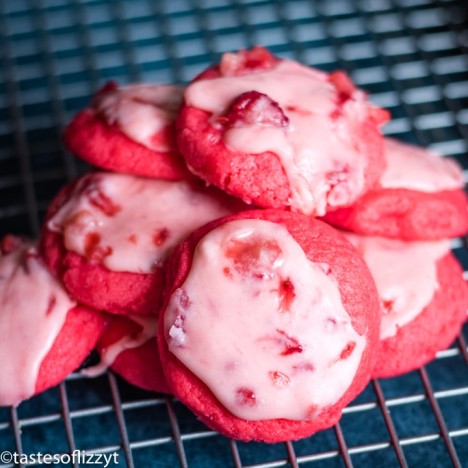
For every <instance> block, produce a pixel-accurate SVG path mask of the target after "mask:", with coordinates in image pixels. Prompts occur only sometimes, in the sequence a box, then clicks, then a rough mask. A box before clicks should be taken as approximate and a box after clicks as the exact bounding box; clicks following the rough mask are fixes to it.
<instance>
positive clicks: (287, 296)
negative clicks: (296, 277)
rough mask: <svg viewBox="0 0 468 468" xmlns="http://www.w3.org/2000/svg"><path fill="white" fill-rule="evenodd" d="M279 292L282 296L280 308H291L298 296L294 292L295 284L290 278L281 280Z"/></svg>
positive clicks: (286, 309) (285, 309) (284, 309)
mask: <svg viewBox="0 0 468 468" xmlns="http://www.w3.org/2000/svg"><path fill="white" fill-rule="evenodd" d="M278 292H279V297H280V310H282V311H288V310H291V304H292V302H293V300H294V298H295V297H296V293H295V292H294V284H293V283H292V282H291V280H290V279H289V278H288V279H282V280H281V281H280V286H279V290H278Z"/></svg>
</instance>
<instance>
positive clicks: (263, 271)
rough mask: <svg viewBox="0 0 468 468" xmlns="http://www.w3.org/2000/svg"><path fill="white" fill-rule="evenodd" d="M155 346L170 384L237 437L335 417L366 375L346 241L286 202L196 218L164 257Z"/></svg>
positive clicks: (360, 298)
mask: <svg viewBox="0 0 468 468" xmlns="http://www.w3.org/2000/svg"><path fill="white" fill-rule="evenodd" d="M166 293H167V295H166V301H165V306H164V307H163V309H162V310H163V312H162V313H161V317H160V322H159V334H158V340H159V349H160V355H161V362H162V365H163V370H164V373H165V375H166V379H167V382H168V384H169V386H170V387H171V388H172V390H173V392H174V394H175V396H176V397H177V398H179V399H180V400H181V401H182V402H183V403H185V404H186V405H187V406H188V407H189V408H190V409H191V410H192V411H193V412H194V413H195V414H196V415H197V416H198V417H199V418H200V419H201V420H202V421H203V422H205V424H206V425H207V426H209V427H211V428H213V429H215V430H217V431H219V432H221V433H222V434H224V435H226V436H228V437H233V438H236V439H241V440H245V441H248V440H257V441H265V442H272V443H273V442H279V441H284V440H292V439H298V438H301V437H306V436H308V435H310V434H313V433H314V432H316V431H318V430H321V429H325V428H328V427H330V426H332V425H333V424H335V423H336V422H337V421H338V419H339V418H340V416H341V412H342V409H343V408H344V406H345V405H346V404H348V403H349V402H350V401H351V400H352V399H353V398H354V397H355V396H356V395H357V394H358V393H359V392H360V391H361V390H362V389H363V388H364V386H365V385H366V384H367V382H368V380H369V375H370V371H371V370H372V368H373V365H374V361H373V356H374V352H375V346H376V345H377V341H378V328H379V302H378V297H377V292H376V290H375V285H374V283H373V280H372V278H371V276H370V273H369V271H368V269H367V267H366V266H365V264H364V262H363V261H362V259H361V258H360V256H359V255H358V254H357V252H356V251H355V249H354V248H353V247H352V245H351V244H350V243H349V242H348V241H347V240H346V239H345V238H344V237H343V236H341V235H340V234H339V233H338V232H337V231H335V230H334V229H333V228H331V227H329V226H327V225H326V224H324V223H322V222H320V221H317V220H313V219H310V218H308V217H306V216H304V215H301V214H298V213H291V212H286V211H276V210H257V211H248V212H243V213H239V214H237V215H233V216H230V217H227V218H223V219H221V220H217V221H215V222H212V223H210V224H208V225H207V226H204V227H202V228H200V229H199V230H198V231H196V232H195V233H194V234H193V235H192V236H190V238H189V239H188V240H187V241H186V242H184V243H182V244H181V245H180V246H179V247H178V248H177V249H176V251H175V252H174V256H173V257H172V258H171V261H170V262H169V264H168V282H167V291H166Z"/></svg>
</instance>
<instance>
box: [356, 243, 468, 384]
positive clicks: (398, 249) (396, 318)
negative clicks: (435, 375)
mask: <svg viewBox="0 0 468 468" xmlns="http://www.w3.org/2000/svg"><path fill="white" fill-rule="evenodd" d="M347 237H348V238H349V239H350V240H351V241H352V243H353V244H354V245H355V246H356V247H357V249H358V251H360V252H361V253H362V255H363V257H364V260H365V261H366V263H367V264H368V266H369V268H370V271H371V273H372V274H373V277H374V279H375V282H376V285H377V290H378V292H379V295H380V298H381V303H382V322H381V328H380V339H381V341H380V345H379V349H378V351H377V353H376V354H377V362H376V366H375V369H374V371H373V377H394V376H397V375H401V374H403V373H405V372H409V371H412V370H414V369H417V368H418V367H420V366H422V365H424V364H427V363H428V362H429V361H431V360H432V359H434V357H435V355H436V353H437V352H438V351H441V350H443V349H445V348H447V347H448V346H449V345H450V344H451V343H452V342H453V340H454V339H455V337H456V336H457V334H458V333H459V332H460V329H461V327H462V325H463V323H464V322H465V320H466V319H467V315H466V314H467V309H468V287H467V285H466V282H465V280H464V278H463V271H462V269H461V268H460V266H459V264H458V262H457V261H456V259H455V258H454V257H453V255H452V254H451V253H450V244H449V241H447V240H442V241H426V242H404V241H397V240H394V239H386V238H381V237H363V236H357V235H355V234H347Z"/></svg>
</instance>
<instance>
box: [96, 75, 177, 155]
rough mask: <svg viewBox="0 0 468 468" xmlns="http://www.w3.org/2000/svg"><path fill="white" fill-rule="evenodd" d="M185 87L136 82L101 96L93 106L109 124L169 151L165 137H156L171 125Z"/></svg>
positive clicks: (134, 137)
mask: <svg viewBox="0 0 468 468" xmlns="http://www.w3.org/2000/svg"><path fill="white" fill-rule="evenodd" d="M182 94H183V88H182V87H180V86H175V85H154V84H135V85H130V86H125V87H122V88H117V89H115V90H111V91H107V92H105V93H103V94H102V95H101V96H98V97H97V99H96V100H95V103H94V109H95V111H96V112H98V113H99V114H100V115H102V116H103V117H104V118H105V119H106V121H107V123H109V124H110V125H114V124H115V125H118V126H119V128H120V129H121V130H122V132H123V133H125V134H126V135H127V136H128V137H129V138H131V139H132V140H134V141H136V142H138V143H141V144H142V145H144V146H146V147H147V148H150V149H152V150H155V151H160V152H168V151H173V150H174V149H175V148H170V147H168V146H167V141H166V139H160V138H157V137H155V136H157V135H158V134H159V133H160V132H161V131H163V130H164V128H165V127H167V126H168V125H171V124H172V123H173V122H174V121H175V119H176V117H177V111H178V110H179V107H180V105H181V104H182Z"/></svg>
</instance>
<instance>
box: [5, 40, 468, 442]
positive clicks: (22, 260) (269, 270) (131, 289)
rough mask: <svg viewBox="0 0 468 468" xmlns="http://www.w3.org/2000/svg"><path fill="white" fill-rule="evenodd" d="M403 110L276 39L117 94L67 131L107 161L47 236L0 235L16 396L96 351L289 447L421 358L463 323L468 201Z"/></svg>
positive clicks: (149, 384) (64, 196) (83, 149)
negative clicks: (278, 45) (398, 133)
mask: <svg viewBox="0 0 468 468" xmlns="http://www.w3.org/2000/svg"><path fill="white" fill-rule="evenodd" d="M389 118H390V116H389V114H388V112H387V111H385V110H383V109H380V108H378V107H375V106H373V105H372V104H371V103H370V102H369V100H368V97H367V95H366V94H365V93H364V92H363V91H362V90H360V89H358V88H356V87H355V86H354V84H353V83H352V82H351V80H350V79H349V77H348V76H347V75H346V74H345V73H343V72H340V71H337V72H334V73H331V74H325V73H323V72H321V71H318V70H314V69H311V68H309V67H307V66H304V65H301V64H299V63H296V62H294V61H291V60H283V59H279V58H277V57H275V56H274V55H272V54H271V53H270V52H268V51H267V50H266V49H263V48H261V47H256V48H253V49H252V50H242V51H239V52H237V53H226V54H224V55H223V56H222V57H221V60H220V63H219V64H217V65H213V66H212V67H210V68H208V69H207V70H206V71H204V72H203V73H201V74H200V75H198V76H197V77H196V78H195V79H194V80H193V82H192V83H190V84H189V85H188V86H187V87H186V88H185V89H182V88H181V87H177V86H172V85H156V84H135V85H131V86H127V87H119V86H117V85H116V84H115V83H110V84H108V85H106V86H105V87H104V88H103V89H102V90H101V91H99V92H98V93H97V95H96V96H95V98H94V99H93V101H92V102H91V104H90V106H89V107H88V108H86V109H84V110H82V111H81V112H79V113H78V114H77V115H76V116H75V118H74V119H73V120H72V122H71V123H70V124H69V126H68V127H67V129H66V131H65V134H64V142H65V145H66V146H67V148H68V149H69V150H70V151H71V152H72V153H73V154H75V155H76V156H77V157H79V158H81V159H82V160H84V161H86V162H88V163H90V164H92V165H94V166H96V167H97V168H98V169H97V170H95V171H92V172H89V173H87V174H85V175H83V176H82V177H80V178H78V179H77V180H75V181H73V182H72V183H70V184H69V185H67V186H66V187H64V188H63V189H62V190H61V192H60V193H59V194H58V195H57V197H56V198H55V200H54V201H53V202H52V204H51V206H50V207H49V210H48V213H47V216H46V219H45V221H44V225H43V229H42V233H41V237H40V239H39V243H38V247H37V248H36V247H35V246H34V245H32V244H31V243H29V242H28V241H26V240H24V239H19V238H16V237H13V236H7V237H6V238H5V239H4V240H3V242H2V244H1V249H0V250H1V257H0V303H1V304H2V314H3V317H2V321H3V322H4V323H5V324H6V325H5V326H3V325H0V337H1V338H2V339H1V340H0V342H1V343H4V344H2V346H9V347H10V348H9V349H10V350H11V347H12V346H13V347H14V349H17V348H18V349H19V348H20V346H19V343H20V342H21V341H22V339H23V337H24V338H25V339H28V340H29V337H30V336H33V337H34V340H33V342H34V347H31V349H29V347H28V349H27V350H24V351H21V353H20V352H18V353H14V354H17V355H18V356H17V359H16V357H15V360H14V363H12V365H11V366H10V368H7V367H6V366H5V367H4V372H9V373H8V374H7V375H6V376H7V377H8V378H6V379H5V378H4V379H1V380H2V381H3V382H5V381H8V384H6V383H3V384H0V404H3V405H17V404H18V403H19V402H20V401H22V400H24V399H26V398H29V397H31V396H32V395H34V394H36V393H38V392H40V391H42V390H44V389H46V388H48V387H50V386H52V385H55V384H57V383H58V382H59V381H61V380H63V379H64V378H65V377H66V376H67V375H68V374H69V373H70V372H71V371H73V370H74V369H75V368H76V367H77V366H79V364H80V363H81V362H82V360H83V359H84V357H85V356H86V355H87V353H89V351H90V350H91V349H92V348H93V347H95V348H96V349H97V351H98V353H99V356H100V359H101V360H100V363H99V364H98V365H96V366H94V367H92V368H88V369H84V370H83V371H82V372H85V373H86V374H88V375H89V376H93V375H97V374H99V373H101V372H103V371H105V370H106V369H108V368H111V369H112V370H113V371H114V372H116V373H118V374H119V375H121V376H122V377H123V378H124V379H126V380H127V381H129V382H131V383H132V384H134V385H136V386H139V387H141V388H144V389H147V390H153V391H157V392H166V393H171V394H173V395H175V396H176V397H177V398H178V399H179V400H180V401H182V402H183V403H184V404H186V405H187V406H188V407H189V408H190V409H191V410H192V411H193V412H194V413H195V414H196V415H197V417H199V418H200V419H201V420H202V421H203V422H204V423H205V424H206V425H207V426H209V427H210V428H212V429H214V430H217V431H219V432H220V433H222V434H224V435H227V436H229V437H233V438H236V439H240V440H246V441H248V440H257V441H265V442H279V441H285V440H294V439H298V438H301V437H306V436H309V435H311V434H313V433H315V432H317V431H319V430H323V429H326V428H328V427H330V426H332V425H333V424H335V423H336V422H337V421H338V420H339V418H340V416H341V413H342V410H343V408H344V407H345V406H346V405H347V404H348V403H349V402H350V401H351V400H352V399H354V398H355V397H356V396H357V395H358V394H359V393H360V392H361V391H362V390H363V388H364V387H365V386H366V385H367V383H368V382H369V380H370V379H371V378H373V377H392V376H396V375H400V374H402V373H404V372H408V371H411V370H413V369H415V368H418V367H419V366H421V365H423V364H425V363H427V362H428V361H429V360H431V359H432V358H433V357H434V356H435V353H436V352H437V351H439V350H441V349H443V348H445V347H447V346H449V345H450V343H451V342H452V341H453V340H454V338H455V337H456V335H457V334H458V333H459V331H460V328H461V326H462V325H463V323H464V322H465V321H466V319H467V312H466V311H467V306H468V288H467V287H466V284H465V281H464V279H463V272H462V269H461V268H460V266H459V265H458V263H457V261H456V260H455V258H454V257H453V255H452V254H451V253H450V243H449V239H450V238H453V237H458V236H461V235H465V234H466V233H467V232H468V203H467V198H466V195H465V193H464V190H463V178H462V172H461V169H460V168H459V166H458V165H457V164H456V163H455V162H454V161H451V160H450V159H448V158H441V157H439V156H437V155H434V154H432V153H430V152H428V151H427V150H425V149H423V148H418V147H415V146H411V145H408V144H406V143H404V142H399V141H396V140H394V139H389V138H385V137H383V136H382V133H381V126H382V125H384V124H385V122H386V121H387V120H388V119H389ZM21 348H25V347H24V346H21ZM10 353H11V351H10ZM24 363H26V364H27V365H26V364H25V365H23V364H24ZM19 368H21V372H20V373H18V371H17V369H19ZM8 369H10V370H8ZM15 369H16V370H15ZM23 370H24V372H23ZM13 371H15V372H16V377H15V379H13V380H11V379H10V375H11V374H13Z"/></svg>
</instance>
